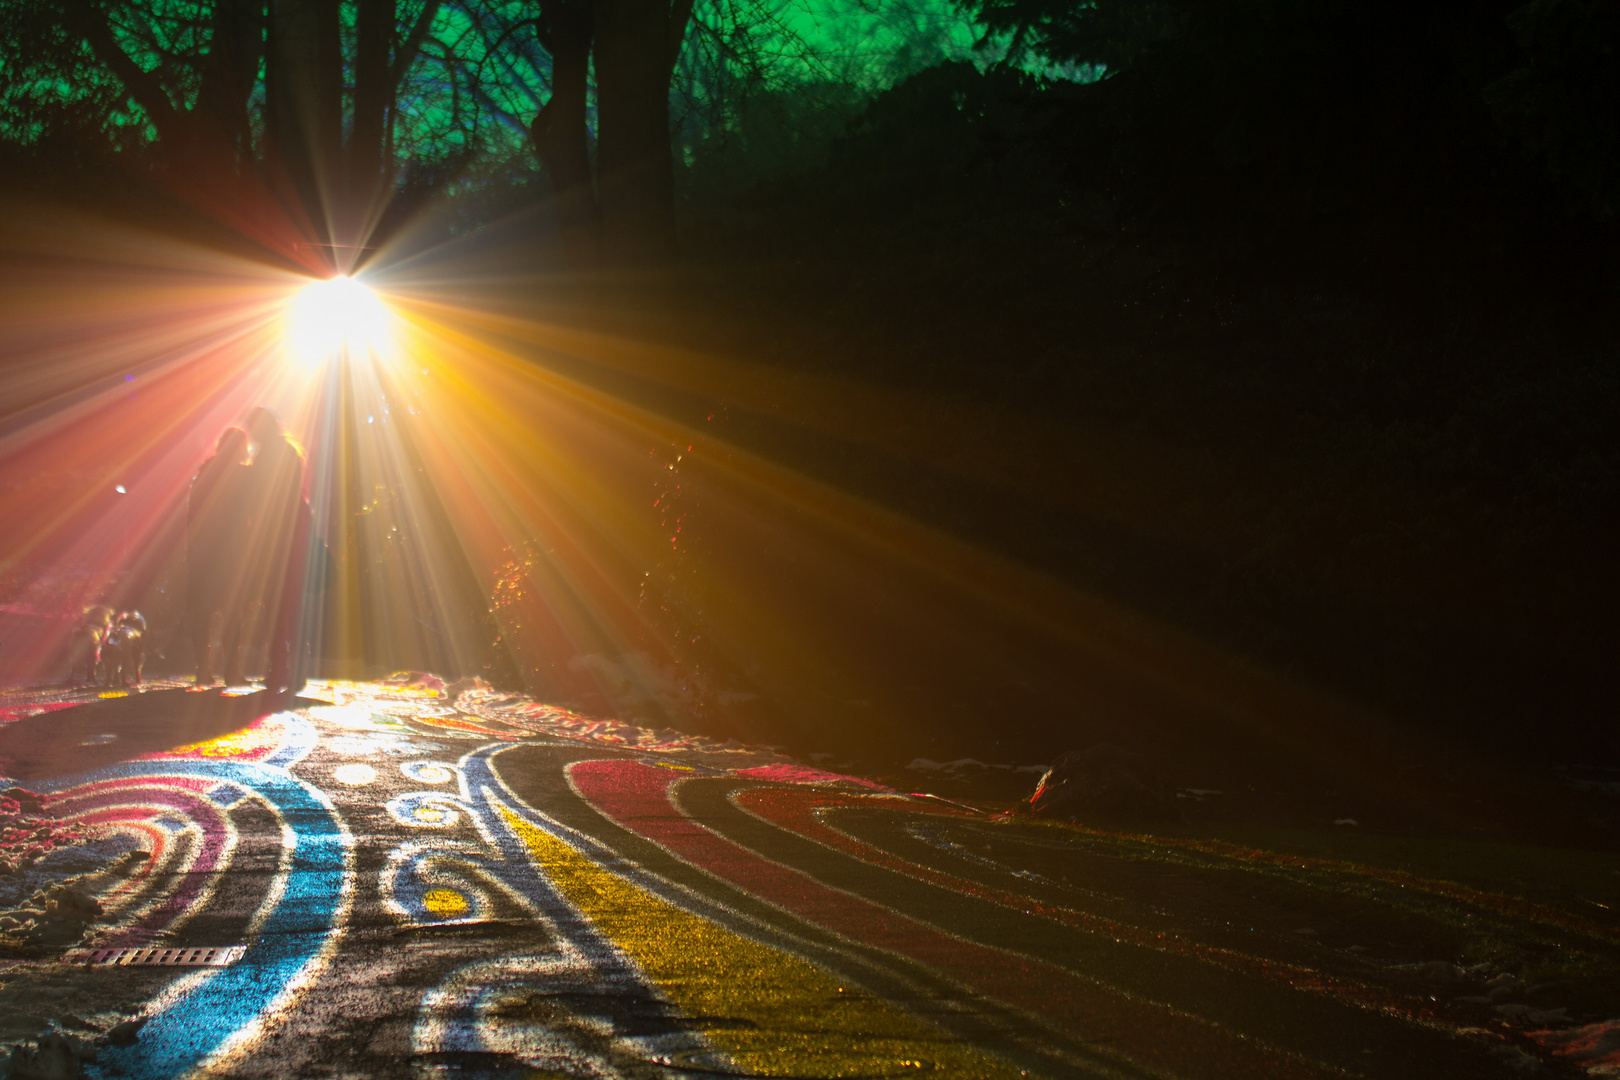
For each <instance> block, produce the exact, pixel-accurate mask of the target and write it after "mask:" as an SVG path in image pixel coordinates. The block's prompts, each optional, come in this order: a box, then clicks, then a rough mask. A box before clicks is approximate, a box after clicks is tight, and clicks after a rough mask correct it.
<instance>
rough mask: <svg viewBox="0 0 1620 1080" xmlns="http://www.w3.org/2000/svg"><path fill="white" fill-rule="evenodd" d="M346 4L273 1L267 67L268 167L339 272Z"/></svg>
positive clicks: (336, 0) (313, 240)
mask: <svg viewBox="0 0 1620 1080" xmlns="http://www.w3.org/2000/svg"><path fill="white" fill-rule="evenodd" d="M341 6H342V5H341V0H270V30H269V39H268V42H267V48H266V57H265V60H266V63H265V120H266V124H265V126H266V135H267V136H268V138H267V140H266V142H267V144H268V145H267V146H266V154H265V157H266V165H267V168H268V170H269V173H270V176H271V180H272V183H275V184H276V185H277V186H278V187H279V188H280V189H281V192H282V198H283V200H284V201H285V202H286V203H287V204H288V209H289V211H290V212H291V214H292V217H293V220H294V221H296V222H299V223H300V224H301V226H302V227H303V229H304V231H306V232H307V234H308V238H309V242H310V243H311V244H313V245H314V246H315V248H316V249H317V251H318V252H325V254H324V255H323V257H322V259H321V262H323V263H324V264H325V268H327V269H330V268H331V266H332V263H331V257H330V253H331V251H332V248H331V245H332V243H333V242H334V240H335V239H336V237H334V235H333V231H334V230H333V226H334V225H335V224H337V223H336V222H335V221H333V220H332V219H331V216H330V215H329V213H328V209H329V208H333V207H335V206H336V204H337V201H338V199H340V198H341V196H342V191H343V188H342V176H341V171H340V159H341V152H342V139H343V48H342V41H341V39H340V37H339V32H340V30H341V26H342V23H341V19H340V17H339V14H340V8H341Z"/></svg>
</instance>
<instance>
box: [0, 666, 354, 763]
mask: <svg viewBox="0 0 1620 1080" xmlns="http://www.w3.org/2000/svg"><path fill="white" fill-rule="evenodd" d="M320 704H323V703H322V702H319V701H314V700H311V699H308V698H289V697H287V696H285V695H278V694H271V693H269V692H268V691H263V690H261V691H259V692H258V693H253V694H244V695H241V696H238V697H227V696H226V695H225V694H224V693H223V692H221V691H220V690H217V689H215V690H153V691H151V692H149V693H144V694H130V695H129V696H128V697H121V698H108V699H105V700H101V701H91V702H87V703H85V704H83V705H75V706H73V707H71V708H67V709H59V710H57V711H55V712H45V713H39V714H38V715H36V716H29V717H26V718H24V719H22V720H18V721H15V722H13V723H10V724H7V725H6V726H5V727H4V728H0V774H3V775H5V776H7V777H9V778H10V779H12V780H18V781H23V782H27V781H30V780H38V779H40V778H41V777H47V776H60V775H62V774H64V773H75V772H83V771H85V770H87V769H99V768H103V767H105V766H107V765H113V764H117V763H118V762H121V761H129V760H132V759H134V758H137V757H140V756H141V755H142V754H153V753H157V752H159V751H162V750H168V749H171V748H173V747H176V746H188V745H190V744H192V743H199V742H205V741H207V740H209V739H217V738H219V737H220V736H221V735H228V734H230V733H231V732H233V731H240V730H241V729H242V728H245V727H247V726H248V725H249V724H251V723H253V721H255V720H257V719H259V718H260V717H261V716H268V715H269V714H270V713H273V712H280V711H282V710H284V709H299V708H307V707H308V706H310V705H320Z"/></svg>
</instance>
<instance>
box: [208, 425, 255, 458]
mask: <svg viewBox="0 0 1620 1080" xmlns="http://www.w3.org/2000/svg"><path fill="white" fill-rule="evenodd" d="M214 456H215V457H217V458H219V459H220V460H221V461H229V462H232V463H233V464H234V463H236V462H241V461H246V460H247V456H248V434H247V432H245V431H243V430H242V429H241V428H239V427H236V426H235V425H234V424H233V425H232V426H230V427H228V428H226V429H225V430H224V431H222V432H220V433H219V442H217V443H215V444H214Z"/></svg>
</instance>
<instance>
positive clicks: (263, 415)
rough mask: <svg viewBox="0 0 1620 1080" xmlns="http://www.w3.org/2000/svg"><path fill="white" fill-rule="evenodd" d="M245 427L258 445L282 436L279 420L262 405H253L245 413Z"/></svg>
mask: <svg viewBox="0 0 1620 1080" xmlns="http://www.w3.org/2000/svg"><path fill="white" fill-rule="evenodd" d="M247 429H248V433H249V434H250V435H252V436H253V441H254V442H256V443H258V444H259V445H260V446H263V445H264V444H266V443H270V442H275V441H276V440H277V439H280V438H282V437H283V435H282V431H281V421H280V420H278V419H276V414H275V413H273V412H271V411H270V410H269V409H267V408H265V407H264V406H263V405H255V406H253V410H252V411H251V412H249V413H248V414H247Z"/></svg>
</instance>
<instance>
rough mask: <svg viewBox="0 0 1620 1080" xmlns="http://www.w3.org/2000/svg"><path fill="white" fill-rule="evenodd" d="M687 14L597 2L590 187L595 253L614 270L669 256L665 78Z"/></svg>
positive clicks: (662, 0) (670, 175)
mask: <svg viewBox="0 0 1620 1080" xmlns="http://www.w3.org/2000/svg"><path fill="white" fill-rule="evenodd" d="M691 11H692V5H691V3H690V2H689V0H675V3H674V5H673V7H672V5H671V0H598V3H597V17H596V102H597V118H598V122H599V128H600V134H599V135H598V138H597V153H596V162H597V177H598V185H597V186H598V191H599V197H600V205H601V213H602V250H603V254H604V256H605V257H606V258H607V259H608V260H609V261H610V262H612V263H614V264H617V265H646V264H655V263H658V262H661V261H663V260H665V259H667V258H668V257H669V256H671V255H672V254H673V253H674V247H675V178H674V166H675V163H674V158H673V155H672V152H671V149H670V131H669V80H670V76H671V75H672V74H673V72H674V70H675V58H676V55H677V53H678V52H679V50H680V42H681V37H682V36H683V35H684V34H685V32H686V23H687V21H688V19H689V18H690V17H691Z"/></svg>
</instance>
